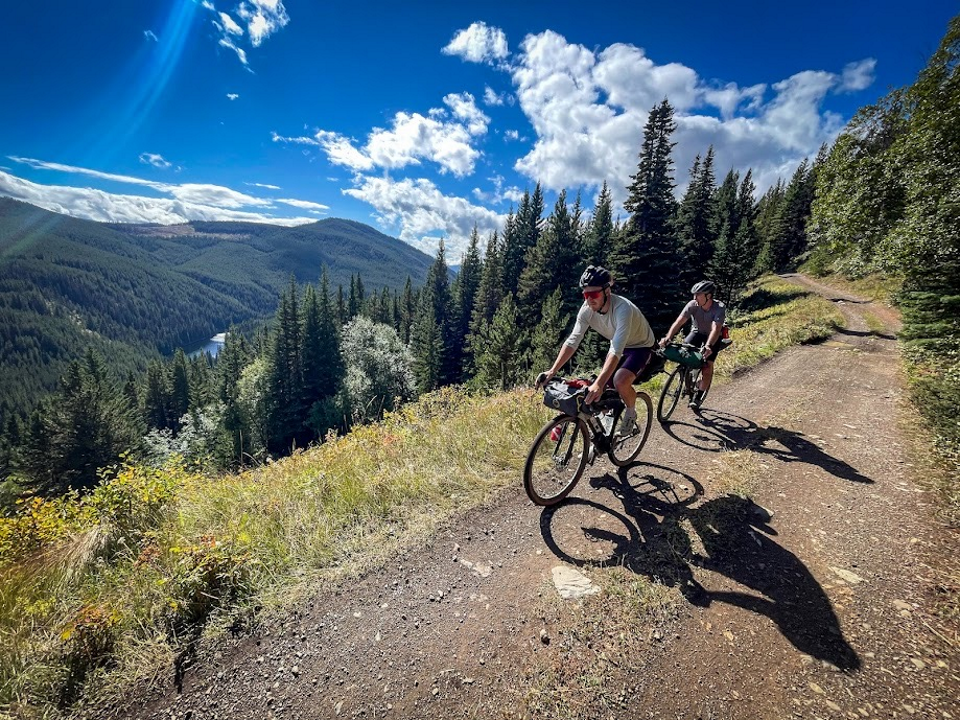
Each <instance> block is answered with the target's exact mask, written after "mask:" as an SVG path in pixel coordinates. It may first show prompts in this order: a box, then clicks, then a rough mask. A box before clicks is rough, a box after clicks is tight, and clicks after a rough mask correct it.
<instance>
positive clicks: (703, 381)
mask: <svg viewBox="0 0 960 720" xmlns="http://www.w3.org/2000/svg"><path fill="white" fill-rule="evenodd" d="M711 382H713V360H710V361H708V362H705V363H704V364H703V367H702V368H701V370H700V382H699V383H697V385H698V386H699V388H700V389H701V390H703V391H704V392H706V391H707V390H709V389H710V383H711Z"/></svg>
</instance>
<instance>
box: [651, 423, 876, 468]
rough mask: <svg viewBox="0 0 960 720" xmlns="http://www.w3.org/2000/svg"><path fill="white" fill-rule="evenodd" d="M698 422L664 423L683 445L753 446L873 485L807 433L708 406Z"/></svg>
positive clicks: (779, 457)
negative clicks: (809, 437)
mask: <svg viewBox="0 0 960 720" xmlns="http://www.w3.org/2000/svg"><path fill="white" fill-rule="evenodd" d="M697 419H698V421H699V422H698V423H697V424H696V425H695V424H693V423H692V422H686V421H682V420H676V421H668V422H665V423H662V424H661V427H662V428H663V431H664V433H666V434H667V435H668V436H669V437H670V438H672V439H673V440H676V441H677V442H678V443H680V444H682V445H686V446H687V447H691V448H694V449H696V450H701V451H704V452H714V453H719V452H727V451H730V450H752V451H753V452H757V453H762V454H764V455H770V456H772V457H774V458H776V459H777V460H780V461H781V462H786V463H794V462H801V463H806V464H808V465H816V466H817V467H819V468H821V469H823V470H825V471H827V472H829V473H830V474H831V475H834V476H835V477H838V478H841V479H843V480H850V481H851V482H858V483H864V484H868V485H872V484H873V483H874V482H875V481H874V480H873V479H871V478H869V477H867V476H866V475H863V474H861V473H860V472H859V471H858V470H857V469H856V468H855V467H853V466H852V465H850V464H849V463H847V462H845V461H843V460H840V459H839V458H836V457H834V456H833V455H830V454H829V453H827V452H825V451H824V450H823V448H821V447H820V446H819V445H817V444H816V443H815V442H811V441H810V440H808V439H807V438H806V436H805V435H804V434H803V433H799V432H795V431H793V430H787V429H786V428H781V427H777V426H775V425H770V426H768V427H761V426H759V425H757V424H756V423H755V422H753V421H752V420H748V419H747V418H745V417H741V416H740V415H733V414H731V413H727V412H723V411H721V410H713V409H711V408H704V409H702V410H701V411H700V415H699V417H698V418H697Z"/></svg>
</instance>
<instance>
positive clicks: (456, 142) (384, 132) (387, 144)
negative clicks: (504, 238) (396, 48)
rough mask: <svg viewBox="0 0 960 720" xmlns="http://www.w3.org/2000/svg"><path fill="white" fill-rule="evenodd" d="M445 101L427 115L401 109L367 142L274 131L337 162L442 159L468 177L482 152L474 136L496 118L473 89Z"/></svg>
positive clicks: (387, 164) (369, 165)
mask: <svg viewBox="0 0 960 720" xmlns="http://www.w3.org/2000/svg"><path fill="white" fill-rule="evenodd" d="M443 102H444V105H446V108H433V109H431V110H430V111H429V112H428V113H427V115H421V114H420V113H416V112H414V113H409V112H398V113H397V114H396V115H395V116H394V118H393V122H392V124H391V127H389V128H374V129H373V130H372V131H371V132H370V134H369V135H368V136H367V141H366V143H365V144H364V145H363V146H362V147H356V146H355V145H354V141H353V140H351V139H350V138H348V137H346V136H344V135H341V134H340V133H337V132H333V131H329V130H318V131H317V132H316V133H315V135H314V137H313V138H308V137H302V136H301V137H283V136H281V135H279V134H277V133H274V135H273V139H274V141H276V142H288V143H299V144H307V145H315V146H317V147H319V148H320V149H321V150H322V151H323V152H324V153H325V154H326V156H327V159H328V160H329V161H330V162H331V163H333V164H335V165H341V166H343V167H347V168H350V169H351V170H355V171H369V170H372V169H373V168H375V167H379V168H383V169H385V170H395V169H399V168H404V167H407V166H409V165H420V164H421V163H422V162H423V161H428V162H433V163H436V164H437V165H438V166H439V169H440V172H441V173H447V172H449V173H452V174H453V175H456V176H457V177H463V176H465V175H469V174H470V173H472V172H473V170H474V166H475V164H476V162H477V159H478V158H479V156H480V151H479V150H477V149H476V148H475V147H474V141H475V139H476V138H477V137H479V136H482V135H484V134H485V133H486V131H487V126H488V124H489V122H490V119H489V118H488V117H487V116H486V115H484V114H483V112H481V111H480V109H479V108H478V107H477V104H476V101H475V99H474V97H473V96H472V95H470V94H469V93H459V94H450V95H447V96H446V97H444V98H443Z"/></svg>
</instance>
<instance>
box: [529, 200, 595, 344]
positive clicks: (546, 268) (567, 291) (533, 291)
mask: <svg viewBox="0 0 960 720" xmlns="http://www.w3.org/2000/svg"><path fill="white" fill-rule="evenodd" d="M566 200H567V191H566V190H561V191H560V194H559V196H558V197H557V202H556V204H555V205H554V208H553V213H552V214H551V215H550V217H549V218H547V221H546V227H545V229H544V231H543V232H542V233H540V236H539V238H538V239H537V243H536V245H534V246H533V247H531V248H530V250H529V252H528V253H527V257H526V264H525V267H524V268H523V272H522V273H521V275H520V282H519V288H518V291H517V307H518V309H519V312H520V318H521V326H524V325H526V327H528V328H532V327H533V325H534V324H535V323H536V320H537V318H538V317H539V314H540V308H541V305H542V303H543V300H544V298H546V297H547V296H549V295H550V294H551V293H552V292H553V291H554V290H555V289H557V288H560V289H561V291H562V292H563V296H564V300H567V298H568V297H569V298H570V300H568V301H567V302H565V303H564V305H565V307H566V309H567V310H569V309H570V306H571V303H572V302H573V300H575V296H573V295H572V292H571V290H572V288H574V287H575V286H576V280H577V278H575V277H574V274H575V273H576V272H577V270H578V269H579V268H580V260H579V257H578V254H577V242H576V237H575V235H574V232H573V224H572V219H571V217H570V214H569V212H568V210H567V203H566ZM577 304H579V303H577Z"/></svg>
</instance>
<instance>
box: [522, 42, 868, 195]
mask: <svg viewBox="0 0 960 720" xmlns="http://www.w3.org/2000/svg"><path fill="white" fill-rule="evenodd" d="M873 67H874V61H872V60H864V61H860V62H858V63H850V64H849V65H847V67H846V68H844V69H843V72H842V74H838V73H832V72H827V71H812V70H811V71H804V72H800V73H797V74H795V75H793V76H791V77H789V78H785V79H783V80H781V81H780V82H777V83H774V84H772V85H771V86H769V87H768V86H767V85H764V84H758V85H752V86H748V87H741V86H739V85H738V84H736V83H734V82H727V83H718V82H717V81H714V80H710V81H706V80H704V79H703V78H701V77H700V76H699V74H698V73H697V72H696V71H695V70H694V69H692V68H689V67H686V66H684V65H682V64H680V63H675V62H674V63H665V64H659V63H657V62H656V61H655V60H653V59H652V58H650V57H648V56H647V54H646V53H645V52H644V50H643V49H642V48H638V47H635V46H633V45H628V44H623V43H617V44H614V45H611V46H609V47H606V48H600V49H588V48H586V47H584V46H582V45H578V44H574V43H570V42H568V41H567V40H566V39H565V38H564V37H563V36H561V35H559V34H557V33H555V32H553V31H549V30H548V31H545V32H542V33H539V34H535V35H528V36H527V37H526V38H525V39H524V40H523V42H522V43H521V45H520V51H519V52H518V53H517V54H516V55H515V56H514V58H513V67H512V69H511V77H512V80H513V83H514V87H515V93H516V96H517V98H518V100H519V104H520V108H521V109H522V110H523V112H524V114H525V115H526V116H527V119H528V120H529V122H530V124H531V126H532V127H533V129H534V130H535V132H536V138H535V141H534V143H533V146H532V147H531V149H530V150H529V151H528V152H527V154H526V155H524V156H523V157H521V158H519V159H518V160H517V162H516V165H515V167H516V169H517V170H518V171H520V172H521V173H522V174H524V175H525V176H527V177H528V178H530V179H531V180H533V181H537V180H539V181H541V182H542V183H543V184H544V186H545V187H546V188H549V189H553V190H558V191H559V190H560V189H561V188H571V187H579V186H592V187H594V188H598V187H599V186H600V185H601V183H602V182H603V181H604V180H606V181H607V182H608V183H609V185H610V187H611V190H612V191H613V195H614V200H615V201H616V202H618V203H620V202H622V201H623V200H624V199H625V190H624V187H625V185H626V184H627V183H628V182H629V177H630V175H631V174H632V173H633V172H635V170H636V163H637V154H638V152H639V149H640V145H641V142H642V140H643V128H644V125H645V123H646V121H647V117H648V113H649V111H650V109H651V108H652V107H654V106H655V105H657V104H659V103H660V102H661V101H662V100H663V99H664V98H667V99H668V100H669V102H670V104H671V106H672V107H673V108H674V118H675V120H676V122H677V132H676V133H675V135H674V137H673V140H675V141H676V143H677V144H676V147H675V150H674V155H673V159H674V162H675V167H676V170H677V177H678V179H679V183H680V185H682V184H683V182H684V181H685V178H686V173H687V171H688V169H689V167H690V165H691V164H692V162H693V158H694V156H695V155H697V154H701V155H702V154H703V153H705V152H706V150H707V148H708V147H709V146H710V145H713V146H714V149H715V154H716V167H717V171H718V173H720V174H723V173H725V172H726V170H727V169H729V168H730V167H734V168H738V169H741V171H744V172H745V171H746V169H747V168H751V167H752V168H753V170H754V176H755V178H756V179H757V184H758V187H760V189H761V190H763V189H765V187H764V186H763V183H764V182H772V181H773V180H775V178H776V173H778V172H782V169H783V168H784V167H792V168H795V167H796V165H797V164H798V163H799V162H800V161H801V160H803V159H804V158H805V157H812V156H813V155H814V154H815V153H816V152H817V150H818V148H819V147H820V145H821V144H822V143H824V142H830V141H831V140H832V139H833V138H834V137H835V136H836V133H837V132H838V131H839V129H840V126H841V124H842V122H841V119H840V118H839V117H838V116H836V115H835V114H832V113H830V112H826V111H825V110H824V109H823V104H824V100H825V98H826V97H827V95H828V94H830V93H836V92H844V91H847V90H849V89H863V88H864V87H867V86H868V85H869V83H870V82H872V78H873ZM505 137H506V138H508V139H509V138H510V135H508V134H505ZM790 172H792V170H791V171H790ZM771 178H772V179H773V180H771Z"/></svg>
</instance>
